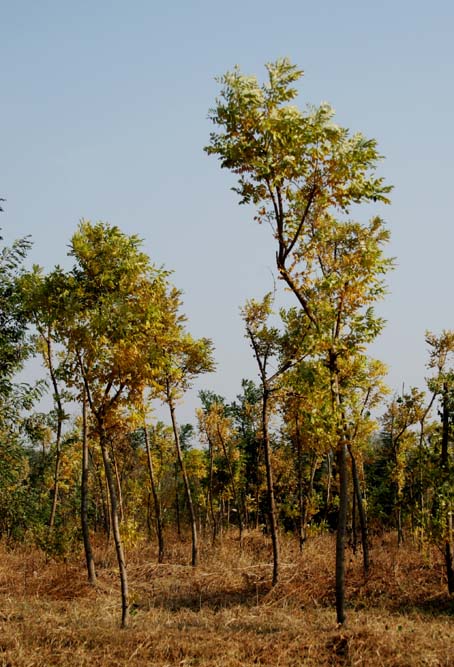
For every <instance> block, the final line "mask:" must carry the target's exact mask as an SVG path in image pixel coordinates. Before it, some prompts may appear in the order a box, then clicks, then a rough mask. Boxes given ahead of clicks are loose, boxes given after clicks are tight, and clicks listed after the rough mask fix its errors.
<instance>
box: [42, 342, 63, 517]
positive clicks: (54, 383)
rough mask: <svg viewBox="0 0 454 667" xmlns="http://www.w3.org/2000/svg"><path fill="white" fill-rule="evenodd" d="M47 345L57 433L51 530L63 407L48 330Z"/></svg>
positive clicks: (56, 490)
mask: <svg viewBox="0 0 454 667" xmlns="http://www.w3.org/2000/svg"><path fill="white" fill-rule="evenodd" d="M46 345H47V364H48V367H49V374H50V378H51V381H52V387H53V390H54V401H55V403H56V407H57V433H56V436H55V468H54V483H53V489H52V507H51V511H50V518H49V528H50V529H52V528H53V527H54V525H55V516H56V514H57V502H58V487H59V479H60V462H61V436H62V427H63V420H64V418H65V414H64V412H63V405H62V400H61V396H60V391H59V388H58V383H57V377H56V375H55V370H54V365H53V360H52V347H51V339H50V330H49V331H48V335H47V338H46Z"/></svg>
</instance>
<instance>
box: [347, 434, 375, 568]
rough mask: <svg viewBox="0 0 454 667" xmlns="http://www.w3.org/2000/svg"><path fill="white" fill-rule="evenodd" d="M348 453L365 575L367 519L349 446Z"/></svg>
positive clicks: (368, 561)
mask: <svg viewBox="0 0 454 667" xmlns="http://www.w3.org/2000/svg"><path fill="white" fill-rule="evenodd" d="M348 452H349V454H350V459H351V464H352V477H353V488H354V497H355V498H356V504H357V507H358V515H359V525H360V528H361V544H362V548H363V565H364V574H366V575H367V574H368V573H369V566H370V558H369V539H368V534H367V517H366V511H365V509H364V503H363V497H362V494H361V486H360V483H359V477H358V466H357V465H356V460H355V457H354V455H353V451H352V448H351V446H350V445H349V446H348Z"/></svg>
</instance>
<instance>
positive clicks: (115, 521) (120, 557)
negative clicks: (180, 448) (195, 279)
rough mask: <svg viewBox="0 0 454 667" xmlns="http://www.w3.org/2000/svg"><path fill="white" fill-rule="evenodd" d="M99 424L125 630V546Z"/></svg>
mask: <svg viewBox="0 0 454 667" xmlns="http://www.w3.org/2000/svg"><path fill="white" fill-rule="evenodd" d="M98 424H99V441H100V445H101V452H102V458H103V462H104V470H105V473H106V480H107V485H108V488H109V496H110V507H111V520H112V532H113V537H114V541H115V550H116V553H117V562H118V569H119V572H120V585H121V627H122V628H125V627H126V626H127V625H128V610H129V599H128V598H129V594H128V577H127V572H126V561H125V556H124V551H123V544H122V541H121V535H120V522H119V517H118V499H117V490H116V484H115V478H114V474H113V472H112V463H111V461H110V458H109V452H108V445H107V437H106V433H105V430H104V424H103V423H102V420H99V419H98Z"/></svg>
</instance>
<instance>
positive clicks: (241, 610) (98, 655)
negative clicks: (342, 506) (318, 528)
mask: <svg viewBox="0 0 454 667" xmlns="http://www.w3.org/2000/svg"><path fill="white" fill-rule="evenodd" d="M189 552H190V545H189V543H187V542H186V543H185V544H181V543H179V542H177V541H176V540H174V539H173V540H172V543H171V545H170V549H169V556H168V560H167V562H166V563H165V564H163V565H159V566H158V565H156V563H155V561H156V552H155V548H154V545H151V546H150V545H148V544H143V545H141V546H139V547H136V548H135V549H134V550H130V551H129V554H128V561H129V562H128V571H129V576H130V587H131V598H132V610H131V617H130V626H129V628H127V629H126V630H120V629H119V615H120V608H119V607H120V605H119V594H118V581H117V575H116V572H115V559H114V555H113V553H112V551H111V550H106V549H104V548H102V547H98V548H97V550H96V554H97V561H98V575H99V586H98V588H97V589H96V590H95V589H92V588H90V587H89V586H88V585H87V584H86V583H85V572H84V569H83V560H82V557H81V555H80V554H78V555H76V556H74V558H73V559H71V560H70V561H69V562H68V563H57V562H54V561H49V562H46V559H45V557H44V556H43V555H42V554H41V553H40V552H38V551H36V550H34V549H31V548H29V549H26V548H24V547H22V548H20V549H14V550H9V549H7V547H6V545H0V665H1V666H2V667H7V666H8V667H37V666H40V667H41V666H43V667H48V666H49V667H50V666H51V665H62V666H63V665H64V666H65V667H66V666H68V667H72V666H74V667H76V666H82V665H83V666H85V665H86V666H88V665H90V667H92V666H93V667H107V665H109V667H117V666H118V667H121V666H123V665H128V666H131V667H134V666H139V665H140V666H142V665H143V666H145V665H146V666H147V667H152V666H153V667H154V666H156V667H158V666H159V667H164V666H168V667H170V666H172V667H173V666H174V665H177V666H181V667H183V666H189V665H198V666H200V667H240V666H245V665H269V666H271V665H272V666H273V667H274V666H276V667H277V666H280V667H290V666H294V667H296V666H299V665H310V666H323V665H364V666H367V667H376V666H377V667H378V666H380V665H386V666H389V667H403V666H410V665H431V666H435V665H437V666H441V665H444V666H448V665H452V666H454V600H452V599H449V598H448V596H447V594H446V592H445V591H446V585H445V582H444V576H443V567H442V560H441V556H440V554H438V553H437V552H436V551H435V550H429V549H426V551H425V553H422V554H421V553H419V552H418V550H417V549H416V547H414V546H413V545H409V544H406V545H405V546H404V547H403V548H401V549H400V550H397V548H396V546H395V539H394V536H386V537H385V538H380V539H376V540H375V542H374V545H373V552H372V557H373V565H372V573H371V575H370V576H369V578H368V580H367V581H365V580H364V577H363V575H362V569H361V556H360V555H358V556H351V555H350V553H349V554H348V590H347V597H348V600H349V602H348V606H349V608H348V622H347V624H346V626H345V627H343V628H338V627H336V623H335V613H334V610H333V602H334V599H333V571H334V541H333V538H332V537H331V536H320V537H315V538H312V539H311V541H310V542H309V543H308V545H307V548H306V551H305V552H304V553H303V554H302V555H300V554H299V553H298V550H297V548H296V545H295V543H294V542H293V541H292V540H290V539H288V540H285V541H284V544H283V561H284V563H283V567H282V582H281V583H280V584H279V585H278V586H277V587H276V588H275V589H270V586H269V581H270V575H271V565H270V545H269V544H267V543H266V541H265V539H264V538H263V537H262V536H261V535H259V534H255V533H250V534H248V535H247V537H246V540H245V548H244V551H243V553H242V554H240V552H239V547H238V542H237V540H236V539H235V536H234V535H232V536H230V537H226V538H224V541H223V543H222V544H221V545H219V546H218V547H217V548H216V549H205V550H204V551H203V553H202V558H201V565H200V566H199V567H198V568H197V569H196V570H193V569H192V568H191V567H190V566H189V565H188V564H187V559H188V558H189Z"/></svg>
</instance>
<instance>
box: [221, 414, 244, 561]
mask: <svg viewBox="0 0 454 667" xmlns="http://www.w3.org/2000/svg"><path fill="white" fill-rule="evenodd" d="M218 437H219V440H220V442H221V446H222V451H223V453H224V458H225V460H226V462H227V467H228V469H229V475H230V485H231V487H232V494H233V497H234V498H235V504H236V506H237V511H238V529H239V541H240V548H242V547H243V527H244V520H243V508H242V505H241V498H240V494H239V493H238V490H237V487H236V484H235V475H234V472H233V466H232V464H231V462H230V457H229V455H228V452H227V447H226V445H225V442H224V438H223V437H222V434H221V432H220V430H219V426H218Z"/></svg>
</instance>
